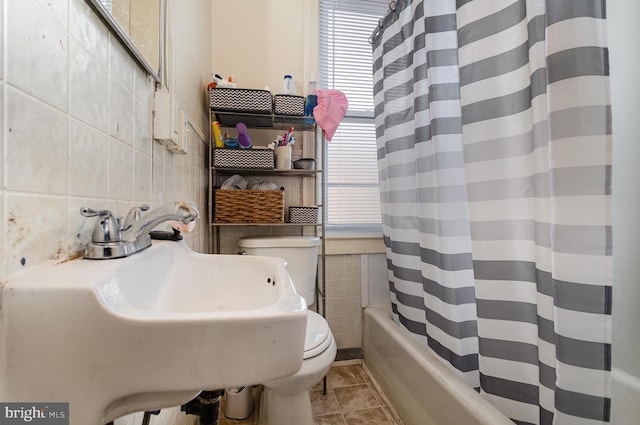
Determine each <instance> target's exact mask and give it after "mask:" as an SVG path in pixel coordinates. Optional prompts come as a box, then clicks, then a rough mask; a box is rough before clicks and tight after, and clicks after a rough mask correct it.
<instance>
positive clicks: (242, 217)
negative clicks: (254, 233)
mask: <svg viewBox="0 0 640 425" xmlns="http://www.w3.org/2000/svg"><path fill="white" fill-rule="evenodd" d="M213 199H214V214H213V217H214V218H213V221H214V222H215V223H271V224H278V223H284V190H223V189H217V190H215V191H214V198H213Z"/></svg>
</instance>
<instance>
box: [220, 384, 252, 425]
mask: <svg viewBox="0 0 640 425" xmlns="http://www.w3.org/2000/svg"><path fill="white" fill-rule="evenodd" d="M226 392H227V397H226V401H225V406H224V416H225V417H226V418H228V419H235V420H243V419H247V418H248V417H249V416H251V413H252V412H253V387H252V386H251V385H249V386H244V387H233V388H227V391H226Z"/></svg>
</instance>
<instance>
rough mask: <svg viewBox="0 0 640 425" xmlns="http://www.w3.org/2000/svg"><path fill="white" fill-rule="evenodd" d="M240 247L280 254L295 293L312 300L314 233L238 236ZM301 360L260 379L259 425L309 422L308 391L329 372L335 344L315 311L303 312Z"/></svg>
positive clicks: (249, 251)
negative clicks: (279, 374)
mask: <svg viewBox="0 0 640 425" xmlns="http://www.w3.org/2000/svg"><path fill="white" fill-rule="evenodd" d="M238 245H239V246H240V249H241V250H242V251H243V252H244V253H246V254H249V255H262V256H267V257H280V258H283V259H284V260H285V261H286V263H287V270H288V271H289V275H290V276H291V280H292V282H293V286H294V288H295V289H296V292H297V293H298V294H299V295H300V296H302V297H303V298H304V299H305V301H306V302H307V305H311V304H313V301H314V299H315V284H316V272H317V266H318V246H319V245H320V238H318V237H314V236H280V237H277V236H272V237H249V238H242V239H240V241H239V242H238ZM304 344H305V346H304V360H303V361H302V367H301V368H300V370H298V372H296V373H294V374H293V375H289V376H287V377H284V378H280V379H274V380H272V381H268V382H262V384H263V385H264V390H263V392H262V398H261V401H260V415H259V418H258V424H259V425H313V415H312V413H311V399H310V397H309V390H310V389H311V388H312V387H313V386H314V385H315V384H317V383H318V382H319V381H320V380H321V379H322V378H323V377H324V376H325V375H326V374H327V372H328V371H329V368H330V367H331V364H332V363H333V361H334V360H335V357H336V352H337V347H336V342H335V339H334V338H333V335H332V334H331V330H330V329H329V325H328V323H327V321H326V320H325V319H324V317H322V316H321V315H319V314H318V313H316V312H314V311H311V310H309V311H308V312H307V332H306V336H305V342H304Z"/></svg>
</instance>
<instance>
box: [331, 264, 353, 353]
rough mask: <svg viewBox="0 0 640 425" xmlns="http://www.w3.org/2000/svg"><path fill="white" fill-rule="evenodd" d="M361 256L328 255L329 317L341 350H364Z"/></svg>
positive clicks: (332, 330)
mask: <svg viewBox="0 0 640 425" xmlns="http://www.w3.org/2000/svg"><path fill="white" fill-rule="evenodd" d="M360 264H361V256H360V255H329V256H327V267H326V273H327V279H326V303H327V304H326V318H327V322H328V323H329V327H330V328H331V332H332V333H333V336H334V337H335V339H336V343H337V345H338V350H348V349H354V348H355V349H358V348H362V307H361V304H362V301H361V299H362V298H361V294H360V291H361V286H362V284H361V270H360Z"/></svg>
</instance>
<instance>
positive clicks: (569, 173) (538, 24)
mask: <svg viewBox="0 0 640 425" xmlns="http://www.w3.org/2000/svg"><path fill="white" fill-rule="evenodd" d="M604 10H605V9H604V1H602V0H585V1H580V2H550V1H546V2H531V1H526V0H505V1H504V2H495V1H490V0H458V1H457V2H456V1H455V0H443V1H438V2H425V1H421V0H414V1H410V0H399V1H398V2H397V4H396V12H395V13H393V14H391V15H390V16H389V17H388V18H387V19H386V20H385V22H384V29H383V31H382V32H381V33H380V35H379V36H378V37H376V40H375V43H374V63H373V75H374V104H375V105H374V108H375V125H376V135H377V143H378V146H377V148H378V165H379V179H380V196H381V205H382V214H383V232H384V239H385V244H386V248H387V265H388V270H389V281H390V290H391V299H392V309H393V313H394V318H395V320H396V321H397V322H398V323H399V324H401V325H402V326H404V327H406V328H407V329H409V331H411V332H412V333H413V334H414V335H415V338H416V339H417V340H418V341H421V342H422V343H423V344H424V346H425V347H428V349H430V350H432V351H433V352H434V353H435V354H436V355H438V356H440V357H441V358H442V359H443V360H445V361H446V362H447V363H448V364H449V365H450V367H451V368H452V369H453V370H455V371H457V372H458V374H459V376H460V377H461V378H462V379H464V380H465V381H466V382H467V383H468V384H469V385H471V386H473V387H476V388H479V389H480V392H481V394H483V395H484V396H485V397H486V398H487V399H488V400H489V401H491V402H492V403H493V404H495V405H496V406H497V407H499V408H500V409H501V410H502V411H503V412H504V413H505V414H506V415H507V416H509V417H510V418H511V419H512V420H513V421H514V422H515V423H517V424H552V423H553V424H556V425H558V424H572V425H573V424H578V423H581V422H580V421H581V420H582V419H584V420H587V421H589V422H588V423H592V424H595V423H608V421H609V410H610V403H611V401H610V390H609V388H610V370H611V344H610V342H611V323H610V314H611V298H612V296H611V283H612V278H611V264H612V261H611V255H612V241H611V233H612V232H611V223H610V217H611V211H610V200H609V197H610V196H611V110H610V106H609V98H608V89H607V87H608V73H609V69H608V51H607V46H606V37H605V23H604V19H605V14H604ZM581 418H582V419H581Z"/></svg>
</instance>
